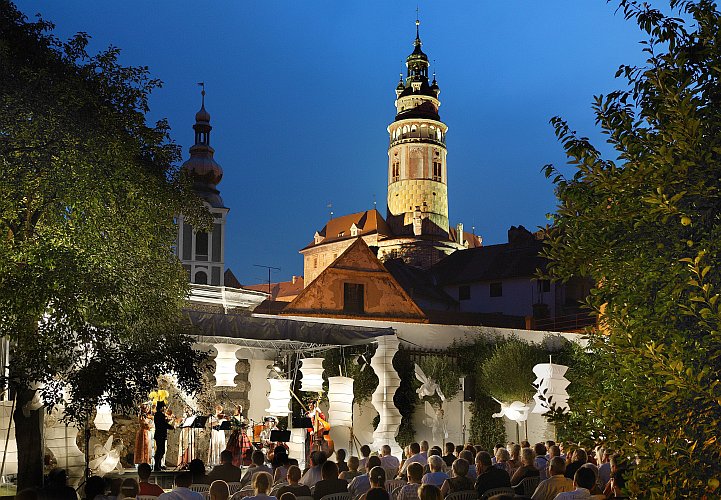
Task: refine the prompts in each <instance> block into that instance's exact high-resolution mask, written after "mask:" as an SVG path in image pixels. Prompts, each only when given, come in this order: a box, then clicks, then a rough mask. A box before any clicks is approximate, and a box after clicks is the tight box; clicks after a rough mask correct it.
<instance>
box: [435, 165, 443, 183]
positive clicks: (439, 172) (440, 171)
mask: <svg viewBox="0 0 721 500" xmlns="http://www.w3.org/2000/svg"><path fill="white" fill-rule="evenodd" d="M442 177H443V169H442V167H441V162H440V161H434V162H433V180H434V181H441V180H442Z"/></svg>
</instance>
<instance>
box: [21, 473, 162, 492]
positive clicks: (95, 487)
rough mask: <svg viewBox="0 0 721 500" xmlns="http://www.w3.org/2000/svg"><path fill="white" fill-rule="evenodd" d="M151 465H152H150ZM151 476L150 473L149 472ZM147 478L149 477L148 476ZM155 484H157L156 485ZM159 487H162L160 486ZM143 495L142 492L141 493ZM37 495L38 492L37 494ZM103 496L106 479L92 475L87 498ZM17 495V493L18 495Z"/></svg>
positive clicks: (86, 490)
mask: <svg viewBox="0 0 721 500" xmlns="http://www.w3.org/2000/svg"><path fill="white" fill-rule="evenodd" d="M142 465H148V464H140V466H142ZM140 466H138V476H140ZM148 467H150V466H148ZM148 476H150V474H148ZM146 479H147V478H146ZM154 486H157V484H156V485H154ZM158 488H160V487H159V486H158ZM161 493H163V489H162V488H160V493H158V494H156V495H155V496H158V495H160V494H161ZM141 495H142V493H141ZM35 496H36V497H37V494H36V495H35ZM98 496H100V497H102V498H105V480H104V479H103V478H102V477H100V476H90V477H89V478H88V480H87V482H86V483H85V498H86V500H94V499H95V497H98ZM16 497H17V495H16Z"/></svg>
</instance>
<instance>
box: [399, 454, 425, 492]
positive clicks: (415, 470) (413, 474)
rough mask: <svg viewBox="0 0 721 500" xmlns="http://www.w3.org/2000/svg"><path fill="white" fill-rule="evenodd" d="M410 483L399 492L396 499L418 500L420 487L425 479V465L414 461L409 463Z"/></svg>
mask: <svg viewBox="0 0 721 500" xmlns="http://www.w3.org/2000/svg"><path fill="white" fill-rule="evenodd" d="M407 472H408V484H406V485H405V486H403V487H402V488H401V490H400V491H399V492H398V495H397V497H396V500H418V488H420V486H421V480H422V479H423V465H421V464H420V463H418V462H413V463H411V464H409V465H408V470H407Z"/></svg>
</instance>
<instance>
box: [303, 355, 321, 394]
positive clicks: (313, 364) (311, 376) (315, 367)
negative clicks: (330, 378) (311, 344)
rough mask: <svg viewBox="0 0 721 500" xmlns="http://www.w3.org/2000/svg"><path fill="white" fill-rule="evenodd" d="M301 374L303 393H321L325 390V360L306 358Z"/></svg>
mask: <svg viewBox="0 0 721 500" xmlns="http://www.w3.org/2000/svg"><path fill="white" fill-rule="evenodd" d="M300 372H301V373H302V374H303V378H302V379H301V386H300V390H301V391H305V392H321V391H322V390H323V358H305V359H304V360H303V365H302V366H301V368H300Z"/></svg>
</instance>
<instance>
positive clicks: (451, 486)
mask: <svg viewBox="0 0 721 500" xmlns="http://www.w3.org/2000/svg"><path fill="white" fill-rule="evenodd" d="M469 465H470V464H469V463H468V461H467V460H464V459H463V458H457V459H456V461H455V462H453V466H452V467H451V469H452V472H453V477H450V478H448V479H446V480H445V481H444V482H443V485H441V493H442V494H443V496H444V497H446V496H447V495H448V494H449V493H455V492H457V491H472V490H473V489H474V481H473V480H472V479H470V478H469V477H468V467H469Z"/></svg>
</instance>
